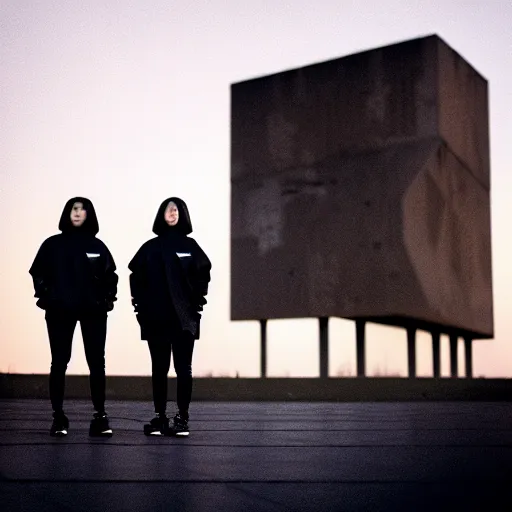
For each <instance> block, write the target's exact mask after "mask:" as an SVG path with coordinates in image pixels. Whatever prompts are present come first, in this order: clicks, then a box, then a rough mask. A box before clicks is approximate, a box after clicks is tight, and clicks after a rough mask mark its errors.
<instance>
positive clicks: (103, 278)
mask: <svg viewBox="0 0 512 512" xmlns="http://www.w3.org/2000/svg"><path fill="white" fill-rule="evenodd" d="M76 202H80V203H82V204H83V207H84V209H85V211H86V213H87V216H86V219H85V221H84V223H83V224H82V225H81V226H79V227H75V226H73V224H72V222H71V210H72V208H73V205H74V203H76ZM59 230H60V231H61V232H62V233H60V234H58V235H54V236H51V237H50V238H48V239H46V240H45V241H44V242H43V244H42V245H41V247H40V248H39V251H38V253H37V255H36V257H35V260H34V262H33V263H32V266H31V267H30V270H29V273H30V275H31V276H32V279H33V281H34V290H35V295H34V296H35V297H37V298H38V301H37V303H36V304H37V305H38V306H39V307H40V308H41V309H45V310H65V311H73V312H76V313H79V312H84V311H89V312H98V313H100V312H101V313H105V312H107V311H111V310H112V309H113V307H114V302H115V301H116V300H117V299H116V295H117V282H118V277H117V274H116V272H115V271H116V265H115V263H114V260H113V258H112V255H111V254H110V251H109V250H108V248H107V246H106V245H105V244H104V243H103V242H102V241H101V240H100V239H99V238H96V234H97V233H98V231H99V225H98V218H97V216H96V212H95V210H94V206H93V204H92V202H91V201H90V200H89V199H87V198H85V197H74V198H72V199H70V200H69V201H68V202H67V203H66V205H65V206H64V209H63V210H62V215H61V218H60V221H59Z"/></svg>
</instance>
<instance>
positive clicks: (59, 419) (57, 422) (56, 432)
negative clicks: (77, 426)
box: [50, 412, 69, 437]
mask: <svg viewBox="0 0 512 512" xmlns="http://www.w3.org/2000/svg"><path fill="white" fill-rule="evenodd" d="M68 429H69V420H68V418H67V416H66V415H65V414H64V413H63V412H62V413H55V412H54V413H53V423H52V426H51V428H50V435H51V436H52V437H64V436H67V435H68Z"/></svg>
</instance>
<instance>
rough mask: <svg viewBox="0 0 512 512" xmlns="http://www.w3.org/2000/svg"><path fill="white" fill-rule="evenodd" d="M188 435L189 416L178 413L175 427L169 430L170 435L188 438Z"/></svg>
mask: <svg viewBox="0 0 512 512" xmlns="http://www.w3.org/2000/svg"><path fill="white" fill-rule="evenodd" d="M188 434H189V428H188V416H185V415H184V414H180V413H177V414H176V416H174V418H173V426H172V427H171V428H170V429H169V434H168V435H171V436H175V437H186V436H188Z"/></svg>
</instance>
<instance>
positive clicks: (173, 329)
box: [128, 197, 211, 436]
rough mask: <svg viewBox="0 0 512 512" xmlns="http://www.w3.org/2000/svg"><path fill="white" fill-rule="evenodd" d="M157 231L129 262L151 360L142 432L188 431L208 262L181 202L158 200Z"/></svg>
mask: <svg viewBox="0 0 512 512" xmlns="http://www.w3.org/2000/svg"><path fill="white" fill-rule="evenodd" d="M153 232H154V233H155V234H156V235H158V236H157V237H156V238H152V239H151V240H148V241H147V242H146V243H145V244H143V245H142V247H141V248H140V249H139V250H138V251H137V254H135V256H134V257H133V259H132V260H131V262H130V263H129V265H128V268H129V269H130V270H131V272H132V274H131V275H130V288H131V294H132V303H133V306H134V308H135V312H136V314H137V320H138V322H139V325H140V328H141V338H142V339H143V340H147V342H148V346H149V351H150V354H151V361H152V384H153V402H154V406H155V412H156V417H155V418H154V419H153V420H151V422H150V423H149V424H148V425H145V427H144V433H145V434H146V435H176V436H186V435H188V433H189V427H188V419H189V411H188V410H189V405H190V401H191V396H192V353H193V350H194V342H195V340H197V339H199V326H200V319H201V313H200V312H201V311H202V310H203V306H204V305H205V304H206V299H205V297H206V295H207V293H208V283H209V282H210V270H211V263H210V260H209V259H208V257H207V256H206V254H205V253H204V251H203V250H202V249H201V247H199V245H198V243H197V242H196V241H195V240H194V239H193V238H190V237H189V236H187V235H189V234H190V233H191V232H192V223H191V221H190V215H189V211H188V208H187V205H186V204H185V202H184V201H183V200H181V199H179V198H177V197H170V198H168V199H166V200H165V201H163V202H162V204H161V205H160V207H159V208H158V212H157V215H156V218H155V222H154V224H153ZM171 354H172V356H173V360H174V369H175V371H176V376H177V405H178V411H177V414H176V415H175V416H174V422H173V425H172V426H171V427H169V419H168V417H167V415H166V407H167V374H168V372H169V368H170V362H171Z"/></svg>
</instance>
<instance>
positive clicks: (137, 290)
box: [128, 247, 144, 313]
mask: <svg viewBox="0 0 512 512" xmlns="http://www.w3.org/2000/svg"><path fill="white" fill-rule="evenodd" d="M142 262H143V255H142V247H141V248H140V249H139V250H138V251H137V253H136V254H135V256H134V257H133V258H132V260H131V261H130V263H129V264H128V269H129V270H131V272H132V273H131V274H130V293H131V296H132V305H133V309H134V311H135V312H136V313H137V312H139V304H140V300H141V297H142V279H143V272H144V268H143V264H142Z"/></svg>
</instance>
